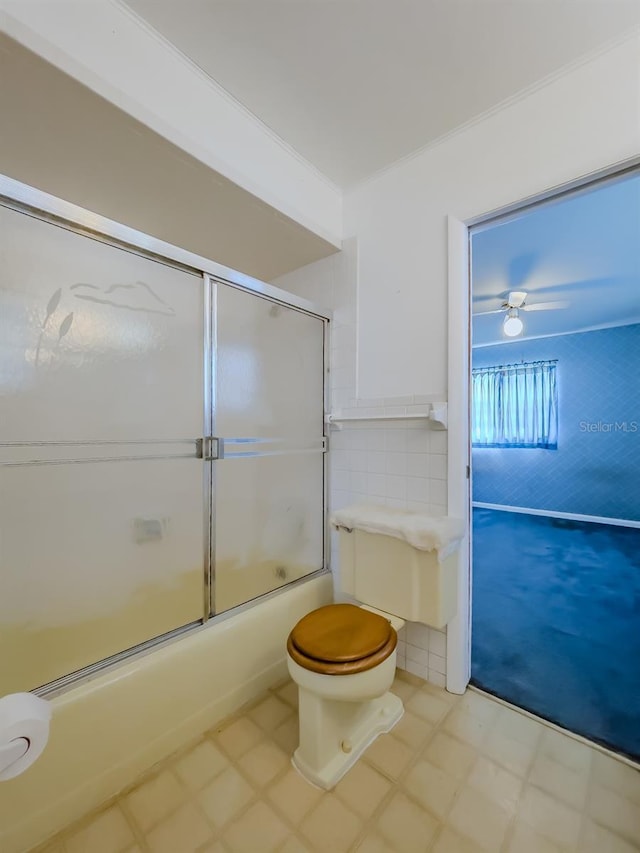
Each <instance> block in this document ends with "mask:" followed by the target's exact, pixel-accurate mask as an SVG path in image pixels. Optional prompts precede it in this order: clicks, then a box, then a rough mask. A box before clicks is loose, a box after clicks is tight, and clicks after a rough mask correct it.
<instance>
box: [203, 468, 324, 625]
mask: <svg viewBox="0 0 640 853" xmlns="http://www.w3.org/2000/svg"><path fill="white" fill-rule="evenodd" d="M215 465H216V494H217V496H218V500H217V501H216V531H217V532H216V564H215V606H216V611H218V612H221V611H223V610H228V609H229V608H230V607H235V606H236V605H237V604H242V603H243V602H244V601H249V599H251V598H255V597H256V596H258V595H262V594H263V593H265V592H269V591H270V590H272V589H276V588H277V587H280V586H283V585H284V584H287V583H291V581H294V580H297V579H298V578H301V577H303V575H306V574H309V572H315V571H316V570H317V569H321V568H322V543H323V523H324V519H323V514H322V473H323V466H322V455H321V453H308V454H298V455H291V456H258V457H245V458H242V459H223V460H220V461H219V462H216V463H215Z"/></svg>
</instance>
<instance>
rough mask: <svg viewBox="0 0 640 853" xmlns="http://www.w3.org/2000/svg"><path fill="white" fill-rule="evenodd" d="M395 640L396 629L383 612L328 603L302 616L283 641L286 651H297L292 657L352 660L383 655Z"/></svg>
mask: <svg viewBox="0 0 640 853" xmlns="http://www.w3.org/2000/svg"><path fill="white" fill-rule="evenodd" d="M396 642H397V635H396V632H395V630H394V629H393V627H392V625H391V623H390V622H389V621H388V620H387V619H385V618H384V616H379V615H378V614H377V613H371V611H369V610H363V609H362V608H361V607H356V606H355V605H353V604H329V605H327V606H325V607H319V608H318V609H317V610H312V611H311V613H308V614H307V615H306V616H304V617H303V618H302V619H301V620H300V621H299V622H298V624H297V625H296V626H295V628H294V629H293V631H292V632H291V634H290V635H289V642H288V644H287V645H288V647H289V649H290V651H291V650H294V651H296V652H298V655H293V657H294V659H295V658H297V657H304V658H307V659H311V660H314V661H318V662H324V663H328V664H352V663H355V662H356V661H362V660H364V659H365V658H366V659H368V658H371V657H376V659H378V660H380V659H384V658H386V657H388V656H389V655H390V654H391V652H393V650H394V649H395V647H396ZM379 653H380V654H379Z"/></svg>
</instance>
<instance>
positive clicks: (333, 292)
mask: <svg viewBox="0 0 640 853" xmlns="http://www.w3.org/2000/svg"><path fill="white" fill-rule="evenodd" d="M356 264H357V247H356V245H355V241H353V240H352V241H346V242H345V246H344V249H343V251H342V252H341V253H340V254H339V255H333V256H331V257H330V258H326V259H325V260H322V261H318V262H317V263H315V264H311V265H309V267H305V268H303V269H301V270H297V271H295V272H294V273H290V274H288V275H287V276H283V277H282V278H281V279H279V280H278V281H276V282H274V284H276V285H278V286H280V287H283V288H285V289H288V290H291V291H293V292H295V293H297V294H298V295H299V296H304V297H305V298H306V299H310V300H313V301H315V302H317V303H320V304H322V305H327V306H330V307H331V309H332V311H333V322H332V325H331V374H330V375H331V408H332V411H333V412H334V413H340V414H341V415H345V416H358V417H364V416H367V417H369V416H372V415H406V414H411V413H420V412H426V411H427V410H428V405H429V403H431V402H436V401H437V400H438V399H441V398H440V397H438V396H431V395H428V394H415V395H413V396H401V397H400V396H398V397H384V398H368V399H362V398H358V393H357V373H356V367H357V361H356V359H357V355H356V340H357V326H356V318H357V314H356V312H357V307H356V290H357V269H356ZM329 449H330V509H331V510H334V509H339V508H341V507H344V506H348V505H349V504H351V503H375V504H383V505H386V506H393V507H397V508H399V509H410V510H417V511H420V512H427V513H431V514H436V515H440V514H445V513H446V512H447V482H446V479H447V433H446V431H445V430H441V429H438V428H437V427H435V425H432V424H431V423H430V422H429V421H426V420H424V419H423V420H385V421H374V420H372V421H356V422H345V423H343V425H342V428H341V429H338V428H336V427H331V428H330V430H329ZM331 565H332V569H333V571H334V574H335V576H336V579H339V571H340V566H339V554H338V548H337V537H336V536H335V535H334V536H333V537H332V557H331ZM337 588H338V589H339V583H338V584H337ZM398 666H399V667H400V668H401V669H406V670H407V671H408V672H411V673H413V674H414V675H417V676H419V677H420V678H424V679H425V680H428V681H431V682H433V683H435V684H437V685H439V686H440V687H444V686H445V675H446V633H445V632H444V631H437V630H435V629H434V628H427V627H426V626H424V625H418V624H415V623H409V624H407V625H406V626H405V628H403V629H402V631H401V632H400V636H399V643H398Z"/></svg>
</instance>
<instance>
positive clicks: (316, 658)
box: [287, 507, 463, 790]
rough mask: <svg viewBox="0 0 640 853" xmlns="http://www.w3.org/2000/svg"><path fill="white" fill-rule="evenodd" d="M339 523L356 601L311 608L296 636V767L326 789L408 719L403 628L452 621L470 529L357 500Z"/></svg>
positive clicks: (291, 642) (346, 582) (292, 669)
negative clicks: (397, 683) (401, 676)
mask: <svg viewBox="0 0 640 853" xmlns="http://www.w3.org/2000/svg"><path fill="white" fill-rule="evenodd" d="M331 521H332V524H333V525H334V527H336V528H337V529H338V536H339V545H340V591H341V592H342V593H343V594H345V595H348V596H349V597H351V598H353V599H355V602H356V603H338V604H329V605H326V606H325V607H320V608H318V609H317V610H313V611H312V612H311V613H307V614H306V616H304V617H303V618H302V619H300V621H299V622H298V623H297V624H296V625H295V626H294V628H293V630H292V631H291V633H290V634H289V637H288V640H287V666H288V669H289V674H290V675H291V678H292V679H293V681H294V682H295V683H296V684H297V685H298V699H299V702H298V707H299V710H298V714H299V727H300V742H299V746H298V748H297V749H296V751H295V753H294V755H293V759H292V761H293V765H294V767H296V769H297V770H298V771H299V772H300V773H301V774H302V775H303V776H304V777H305V778H306V779H307V780H308V781H310V782H312V783H313V784H314V785H317V786H318V787H320V788H324V789H326V790H328V789H330V788H333V787H334V786H335V785H336V784H337V783H338V781H339V780H340V779H341V778H342V776H344V774H345V773H346V772H347V771H348V770H349V769H350V768H351V767H352V766H353V765H354V764H355V762H356V761H357V760H358V758H359V757H360V756H361V755H362V753H363V752H364V750H365V749H366V748H367V747H368V746H369V745H370V744H371V743H372V742H373V741H374V740H375V738H376V737H377V736H378V735H379V734H382V733H384V732H388V731H390V730H391V729H392V728H393V726H395V724H396V723H397V722H398V720H400V718H401V717H402V714H403V707H402V701H401V700H400V699H399V698H398V697H397V696H395V695H394V694H393V693H391V692H390V687H391V685H392V684H393V679H394V676H395V670H396V647H397V642H398V634H397V632H398V631H399V630H400V628H402V626H403V625H404V624H405V620H411V621H415V622H422V623H424V624H427V625H432V626H434V627H443V626H444V625H445V624H446V622H447V621H448V620H449V619H450V618H451V617H452V616H453V615H454V612H455V602H456V585H457V571H456V566H457V563H456V560H455V556H454V553H453V552H454V550H455V547H456V546H457V544H458V543H459V541H460V539H461V537H462V532H461V531H462V529H463V528H462V526H461V524H453V525H452V524H449V523H448V522H449V519H447V520H446V521H447V524H444V525H443V524H442V519H435V518H432V517H430V516H420V515H418V514H417V513H409V512H401V511H399V510H389V509H387V508H386V507H352V508H349V509H346V510H342V511H340V512H339V513H335V514H334V515H333V517H332V520H331ZM438 522H440V523H439V524H438Z"/></svg>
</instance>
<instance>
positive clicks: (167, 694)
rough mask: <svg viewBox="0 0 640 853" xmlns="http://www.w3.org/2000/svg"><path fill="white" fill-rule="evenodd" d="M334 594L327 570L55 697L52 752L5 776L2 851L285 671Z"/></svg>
mask: <svg viewBox="0 0 640 853" xmlns="http://www.w3.org/2000/svg"><path fill="white" fill-rule="evenodd" d="M331 600H332V581H331V575H330V574H329V573H325V574H322V575H319V576H316V577H314V578H311V579H309V580H307V581H303V582H301V583H299V584H297V585H295V586H292V587H290V588H285V589H283V590H280V591H278V592H277V593H274V594H273V595H271V596H270V597H268V598H266V599H265V600H263V601H259V602H257V603H256V604H254V605H253V606H250V607H248V608H247V609H244V610H242V611H241V612H238V613H237V614H230V615H229V616H228V617H227V618H221V619H219V620H217V621H214V622H212V623H210V624H208V625H206V626H203V627H202V628H199V629H197V630H195V631H193V632H192V633H190V634H187V635H186V636H183V637H181V638H179V639H175V640H173V641H172V642H169V643H167V644H166V645H164V646H161V647H158V648H155V649H153V650H150V651H149V652H147V653H145V654H141V655H140V656H139V657H136V658H133V659H131V660H130V661H128V662H127V663H126V664H121V665H119V666H117V667H114V668H113V669H111V670H108V671H105V672H103V673H101V674H100V675H98V676H96V677H94V678H91V679H88V680H87V681H85V682H83V683H82V684H80V685H78V686H76V687H74V688H73V689H70V690H68V691H67V692H66V693H64V694H62V695H60V696H57V697H56V698H54V699H52V705H53V720H52V723H51V736H50V740H49V744H48V746H47V748H46V750H45V752H44V754H43V755H42V757H41V758H40V759H39V760H38V762H37V763H36V764H35V765H34V766H33V767H32V768H30V769H29V770H28V771H27V772H26V773H24V774H23V775H22V776H19V777H17V778H16V779H12V780H10V781H8V782H2V783H0V850H2V851H3V853H23V851H25V850H29V849H30V848H31V847H33V846H35V845H37V844H39V843H41V842H43V841H45V840H46V839H47V838H49V837H50V836H51V835H53V834H54V833H56V832H58V831H59V830H61V829H63V828H64V827H65V826H67V825H68V824H69V823H71V822H72V821H74V820H76V819H77V818H79V817H81V816H82V815H83V814H85V813H86V812H87V811H89V810H91V809H94V808H95V807H97V806H99V805H100V804H101V803H102V802H104V801H105V800H107V799H109V798H110V797H111V796H113V795H114V794H116V793H118V791H120V790H122V789H123V788H125V787H127V786H128V785H130V784H131V783H133V782H134V781H135V780H136V778H137V777H138V776H140V775H141V774H142V773H144V772H145V771H146V770H147V769H148V768H150V767H151V766H152V765H153V764H155V763H156V762H158V761H160V760H161V759H162V758H164V757H165V756H167V755H169V754H170V753H171V752H173V751H174V750H176V749H178V748H179V747H180V746H182V745H184V744H186V743H188V742H189V741H190V740H193V739H195V738H197V736H198V735H199V734H201V733H202V732H204V731H206V730H207V729H209V728H211V727H212V726H214V725H215V724H216V723H217V722H219V721H220V720H222V719H223V718H224V717H226V716H228V715H229V714H231V713H232V712H233V711H235V710H236V709H237V708H239V707H240V706H241V705H243V704H244V703H245V702H248V701H250V700H251V699H253V698H254V697H256V696H257V695H259V694H260V693H261V692H262V691H263V690H265V689H266V688H268V687H270V686H272V685H273V684H274V683H276V682H277V681H278V680H280V679H282V678H285V677H286V676H287V666H286V653H285V643H286V638H287V635H288V633H289V631H290V630H291V628H292V627H293V625H294V624H295V622H296V621H297V620H298V619H300V617H301V616H303V615H304V614H305V613H307V612H309V611H310V610H313V609H314V608H316V607H321V606H322V605H324V604H328V603H329V602H330V601H331Z"/></svg>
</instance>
